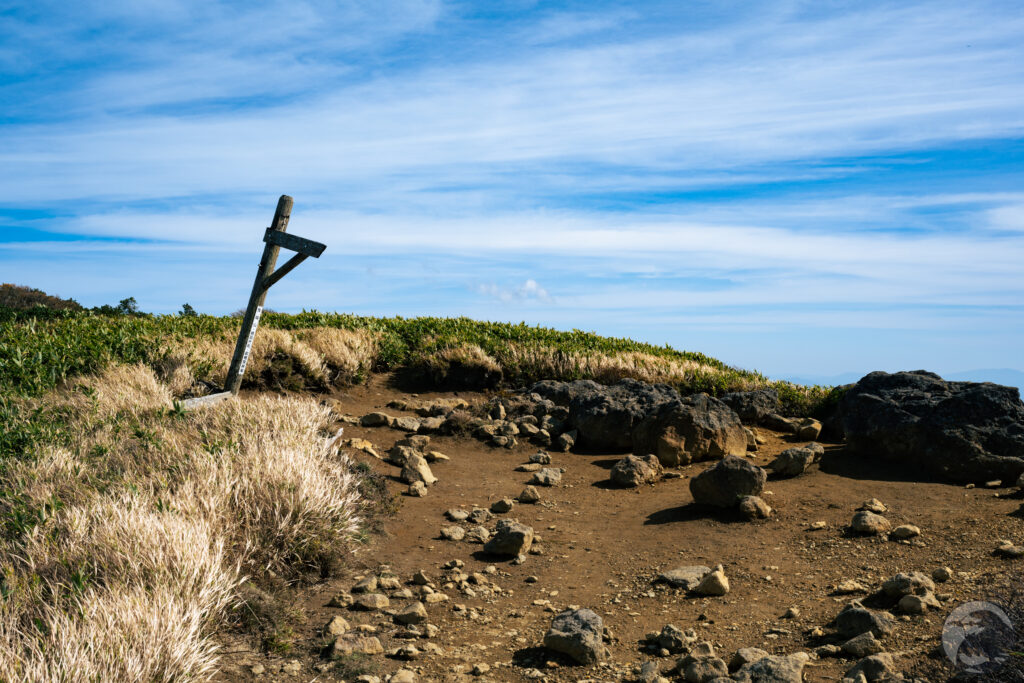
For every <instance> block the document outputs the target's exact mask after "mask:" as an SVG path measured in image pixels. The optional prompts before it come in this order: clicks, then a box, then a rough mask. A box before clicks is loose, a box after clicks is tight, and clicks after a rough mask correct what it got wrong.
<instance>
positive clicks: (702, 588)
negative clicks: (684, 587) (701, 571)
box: [694, 565, 729, 595]
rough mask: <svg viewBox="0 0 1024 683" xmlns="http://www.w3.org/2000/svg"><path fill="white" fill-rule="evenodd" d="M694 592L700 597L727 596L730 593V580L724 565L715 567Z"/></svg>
mask: <svg viewBox="0 0 1024 683" xmlns="http://www.w3.org/2000/svg"><path fill="white" fill-rule="evenodd" d="M694 591H695V592H696V593H698V594H700V595H725V594H726V593H728V592H729V579H728V578H727V577H726V576H725V569H724V568H723V567H722V565H718V566H717V567H715V568H714V569H713V570H712V571H711V572H710V573H709V574H708V575H707V576H705V577H704V578H703V579H701V581H700V583H699V584H697V587H696V588H695V589H694Z"/></svg>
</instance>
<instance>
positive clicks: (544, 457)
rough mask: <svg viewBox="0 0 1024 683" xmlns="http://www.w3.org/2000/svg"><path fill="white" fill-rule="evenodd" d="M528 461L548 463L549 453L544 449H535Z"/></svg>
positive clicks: (549, 459) (549, 462)
mask: <svg viewBox="0 0 1024 683" xmlns="http://www.w3.org/2000/svg"><path fill="white" fill-rule="evenodd" d="M530 462H533V463H537V464H538V465H550V464H551V454H550V453H548V452H546V451H537V452H536V453H534V454H533V455H531V456H530Z"/></svg>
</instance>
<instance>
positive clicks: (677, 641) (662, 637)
mask: <svg viewBox="0 0 1024 683" xmlns="http://www.w3.org/2000/svg"><path fill="white" fill-rule="evenodd" d="M651 640H652V641H653V642H654V643H655V644H656V645H657V646H658V647H659V648H661V649H663V650H665V651H666V654H665V655H663V656H666V657H667V656H668V655H670V654H673V653H676V652H682V651H683V650H685V649H687V648H689V646H690V645H692V644H693V643H695V642H697V633H696V632H695V631H693V630H692V629H690V630H687V631H683V630H682V629H680V628H678V627H676V626H673V625H672V624H667V625H666V626H665V627H664V628H662V629H661V633H657V634H655V635H654V638H652V639H651Z"/></svg>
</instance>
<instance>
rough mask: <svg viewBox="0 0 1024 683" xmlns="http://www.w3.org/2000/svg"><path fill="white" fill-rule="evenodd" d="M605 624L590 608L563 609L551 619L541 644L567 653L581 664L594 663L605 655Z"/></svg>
mask: <svg viewBox="0 0 1024 683" xmlns="http://www.w3.org/2000/svg"><path fill="white" fill-rule="evenodd" d="M603 635H604V624H603V623H602V621H601V617H599V616H598V615H597V614H596V613H594V612H593V611H592V610H589V609H576V610H566V611H565V612H562V613H561V614H559V615H558V616H556V617H555V618H554V620H553V621H552V622H551V628H550V629H549V630H548V632H547V633H545V634H544V647H546V648H548V649H549V650H554V651H555V652H561V653H562V654H564V655H568V656H569V657H571V658H572V659H574V660H575V661H577V662H579V663H580V664H586V665H590V664H596V663H597V662H599V661H601V660H602V659H604V658H605V657H606V656H607V651H606V650H605V647H604V641H603Z"/></svg>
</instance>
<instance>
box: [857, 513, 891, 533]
mask: <svg viewBox="0 0 1024 683" xmlns="http://www.w3.org/2000/svg"><path fill="white" fill-rule="evenodd" d="M891 526H892V525H891V524H890V523H889V520H887V519H886V518H885V517H882V516H881V515H878V514H875V513H874V512H868V511H866V510H861V511H860V512H858V513H856V514H854V516H853V520H852V521H851V522H850V528H851V529H852V530H853V531H854V532H855V533H858V534H865V535H868V536H875V535H878V534H882V533H885V532H886V531H888V530H889V528H890V527H891Z"/></svg>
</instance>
